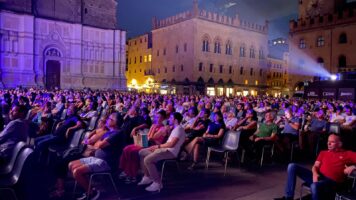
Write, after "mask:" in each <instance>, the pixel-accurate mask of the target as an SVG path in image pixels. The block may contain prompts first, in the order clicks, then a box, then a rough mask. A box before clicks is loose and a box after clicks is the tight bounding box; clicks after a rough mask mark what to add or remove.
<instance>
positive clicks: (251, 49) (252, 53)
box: [250, 47, 255, 58]
mask: <svg viewBox="0 0 356 200" xmlns="http://www.w3.org/2000/svg"><path fill="white" fill-rule="evenodd" d="M250 58H255V48H253V47H251V48H250Z"/></svg>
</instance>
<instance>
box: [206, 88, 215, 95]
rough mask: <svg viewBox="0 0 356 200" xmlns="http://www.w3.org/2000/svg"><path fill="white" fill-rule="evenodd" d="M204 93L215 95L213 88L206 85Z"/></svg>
mask: <svg viewBox="0 0 356 200" xmlns="http://www.w3.org/2000/svg"><path fill="white" fill-rule="evenodd" d="M206 94H207V95H209V96H215V88H213V87H207V88H206Z"/></svg>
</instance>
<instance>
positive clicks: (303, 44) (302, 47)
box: [299, 39, 307, 49]
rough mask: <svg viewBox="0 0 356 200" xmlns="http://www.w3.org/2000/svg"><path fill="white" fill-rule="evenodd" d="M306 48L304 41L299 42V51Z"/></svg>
mask: <svg viewBox="0 0 356 200" xmlns="http://www.w3.org/2000/svg"><path fill="white" fill-rule="evenodd" d="M306 47H307V45H306V42H305V40H304V39H300V40H299V48H300V49H305V48H306Z"/></svg>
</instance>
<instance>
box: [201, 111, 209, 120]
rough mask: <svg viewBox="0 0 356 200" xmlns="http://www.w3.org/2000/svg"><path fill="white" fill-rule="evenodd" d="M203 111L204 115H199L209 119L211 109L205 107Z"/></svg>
mask: <svg viewBox="0 0 356 200" xmlns="http://www.w3.org/2000/svg"><path fill="white" fill-rule="evenodd" d="M201 112H202V116H199V117H202V118H204V119H208V118H209V117H210V110H207V109H203V110H202V111H201Z"/></svg>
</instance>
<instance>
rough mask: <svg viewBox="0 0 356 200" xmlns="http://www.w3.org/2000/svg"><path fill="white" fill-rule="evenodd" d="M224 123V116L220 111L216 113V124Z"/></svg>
mask: <svg viewBox="0 0 356 200" xmlns="http://www.w3.org/2000/svg"><path fill="white" fill-rule="evenodd" d="M223 121H224V117H223V114H222V113H221V112H220V111H219V112H216V113H215V115H214V122H218V123H221V122H223Z"/></svg>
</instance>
